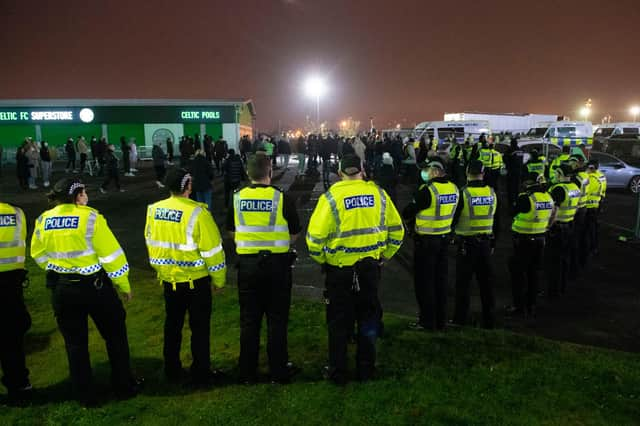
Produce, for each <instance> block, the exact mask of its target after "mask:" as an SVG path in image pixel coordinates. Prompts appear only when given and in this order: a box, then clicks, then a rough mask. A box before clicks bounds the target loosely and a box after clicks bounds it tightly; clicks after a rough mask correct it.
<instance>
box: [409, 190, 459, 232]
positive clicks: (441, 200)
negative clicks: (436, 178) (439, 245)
mask: <svg viewBox="0 0 640 426" xmlns="http://www.w3.org/2000/svg"><path fill="white" fill-rule="evenodd" d="M420 190H427V191H429V192H430V193H431V205H430V206H429V207H428V208H426V209H424V210H421V211H419V212H418V214H417V215H416V233H417V234H420V235H443V234H448V233H449V232H451V222H453V215H454V213H455V211H456V207H457V206H458V197H459V195H460V194H459V191H458V187H457V186H456V185H455V184H453V183H451V182H446V183H440V182H431V183H429V184H425V185H422V186H421V187H420Z"/></svg>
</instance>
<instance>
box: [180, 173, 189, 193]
mask: <svg viewBox="0 0 640 426" xmlns="http://www.w3.org/2000/svg"><path fill="white" fill-rule="evenodd" d="M190 180H191V175H190V174H189V173H187V174H186V175H184V176H183V177H182V180H181V181H180V191H182V192H184V188H185V187H186V186H187V182H189V181H190Z"/></svg>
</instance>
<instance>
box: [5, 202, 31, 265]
mask: <svg viewBox="0 0 640 426" xmlns="http://www.w3.org/2000/svg"><path fill="white" fill-rule="evenodd" d="M26 238H27V224H26V219H25V216H24V212H23V211H22V209H20V208H18V207H14V206H12V205H11V204H6V203H0V272H6V271H13V270H16V269H24V253H25V239H26Z"/></svg>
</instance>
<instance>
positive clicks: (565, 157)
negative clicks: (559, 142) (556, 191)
mask: <svg viewBox="0 0 640 426" xmlns="http://www.w3.org/2000/svg"><path fill="white" fill-rule="evenodd" d="M570 157H571V146H569V145H565V146H563V147H562V152H561V153H560V155H558V156H557V157H556V158H554V159H553V161H552V162H551V165H549V176H548V177H549V181H550V182H551V183H552V184H555V183H556V182H557V181H556V177H557V176H558V175H557V174H556V169H557V168H558V167H560V165H561V164H562V163H565V162H567V161H569V158H570Z"/></svg>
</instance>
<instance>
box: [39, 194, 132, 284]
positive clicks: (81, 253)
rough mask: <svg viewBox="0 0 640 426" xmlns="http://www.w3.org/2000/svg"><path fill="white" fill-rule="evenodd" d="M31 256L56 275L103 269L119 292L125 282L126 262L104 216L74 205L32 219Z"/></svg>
mask: <svg viewBox="0 0 640 426" xmlns="http://www.w3.org/2000/svg"><path fill="white" fill-rule="evenodd" d="M31 257H33V258H34V260H35V261H36V263H37V264H38V266H40V267H41V268H42V269H44V270H47V271H54V272H57V273H59V274H79V275H93V274H95V273H97V272H99V271H100V270H102V269H104V270H105V271H106V273H107V276H108V277H109V278H110V279H111V281H112V282H113V283H114V284H115V285H117V286H118V287H119V288H120V289H121V290H122V291H123V292H125V293H127V292H129V291H130V290H131V286H130V285H129V263H128V262H127V258H126V256H125V254H124V251H123V250H122V248H121V247H120V244H118V241H117V240H116V237H115V236H114V235H113V232H111V229H109V225H107V221H106V220H105V218H104V216H102V215H101V214H100V213H98V211H97V210H95V209H92V208H91V207H87V206H78V205H75V204H60V205H57V206H56V207H54V208H52V209H51V210H47V211H45V212H44V213H42V214H41V215H40V217H38V219H36V226H35V230H34V231H33V237H32V238H31Z"/></svg>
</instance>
